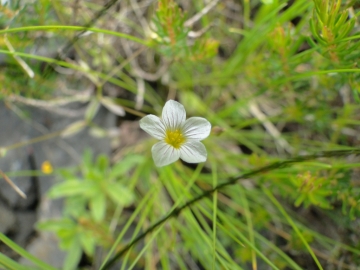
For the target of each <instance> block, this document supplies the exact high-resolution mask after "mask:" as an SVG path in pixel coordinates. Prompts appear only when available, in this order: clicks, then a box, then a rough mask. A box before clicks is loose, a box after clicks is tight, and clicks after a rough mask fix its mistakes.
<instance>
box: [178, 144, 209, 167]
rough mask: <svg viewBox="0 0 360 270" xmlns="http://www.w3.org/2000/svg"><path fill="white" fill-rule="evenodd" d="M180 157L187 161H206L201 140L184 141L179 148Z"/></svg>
mask: <svg viewBox="0 0 360 270" xmlns="http://www.w3.org/2000/svg"><path fill="white" fill-rule="evenodd" d="M180 158H181V159H182V160H183V161H186V162H187V163H199V162H204V161H206V158H207V153H206V148H205V146H204V145H203V144H202V143H201V142H196V141H190V142H186V143H185V144H184V145H182V146H181V148H180Z"/></svg>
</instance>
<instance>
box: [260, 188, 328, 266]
mask: <svg viewBox="0 0 360 270" xmlns="http://www.w3.org/2000/svg"><path fill="white" fill-rule="evenodd" d="M261 189H262V190H263V192H264V193H265V194H266V195H267V196H268V198H269V199H270V201H271V202H272V203H273V204H274V205H275V206H276V208H277V209H278V210H279V211H280V212H281V214H283V216H284V217H285V219H286V220H287V222H288V223H289V224H290V225H291V227H292V228H293V229H294V231H295V232H296V234H297V235H298V236H299V238H300V239H301V241H302V242H303V244H304V246H305V247H306V249H307V250H308V252H309V253H310V255H311V257H312V258H313V260H314V261H315V263H316V265H317V266H318V267H319V269H320V270H323V268H322V266H321V264H320V262H319V260H318V258H317V257H316V255H315V253H314V251H313V250H312V249H311V247H310V246H309V244H308V242H307V241H306V240H305V238H304V236H303V235H302V233H301V232H300V230H299V228H298V227H297V226H296V225H295V222H294V221H293V220H292V218H291V217H290V216H289V215H288V214H287V213H286V211H285V209H284V208H283V207H282V206H281V204H280V203H279V201H278V200H277V199H276V198H275V197H274V195H272V193H271V192H270V190H268V189H267V188H266V187H264V186H262V187H261Z"/></svg>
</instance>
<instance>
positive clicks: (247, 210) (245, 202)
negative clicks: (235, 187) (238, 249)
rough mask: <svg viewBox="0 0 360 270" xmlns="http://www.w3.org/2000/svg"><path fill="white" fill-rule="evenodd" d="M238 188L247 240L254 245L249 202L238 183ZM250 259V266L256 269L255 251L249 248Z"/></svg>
mask: <svg viewBox="0 0 360 270" xmlns="http://www.w3.org/2000/svg"><path fill="white" fill-rule="evenodd" d="M239 190H240V194H239V195H240V200H241V203H242V205H243V206H244V209H245V212H244V215H245V219H246V224H247V229H248V232H249V240H250V242H251V243H252V245H253V246H256V245H255V238H254V228H253V223H252V219H251V213H250V208H249V204H248V200H247V198H246V194H245V191H244V188H243V187H242V186H241V185H239ZM251 260H252V267H253V269H254V270H255V269H257V263H256V253H255V251H254V250H251Z"/></svg>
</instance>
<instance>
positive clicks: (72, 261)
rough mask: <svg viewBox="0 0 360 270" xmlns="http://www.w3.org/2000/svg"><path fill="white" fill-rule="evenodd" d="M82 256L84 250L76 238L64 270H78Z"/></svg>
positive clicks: (69, 251)
mask: <svg viewBox="0 0 360 270" xmlns="http://www.w3.org/2000/svg"><path fill="white" fill-rule="evenodd" d="M81 255H82V249H81V245H80V241H79V240H78V239H76V238H75V239H74V241H73V243H72V245H71V247H70V249H69V250H68V253H67V256H66V259H65V262H64V270H74V269H77V266H78V264H79V262H80V259H81Z"/></svg>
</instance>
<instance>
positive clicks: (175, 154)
mask: <svg viewBox="0 0 360 270" xmlns="http://www.w3.org/2000/svg"><path fill="white" fill-rule="evenodd" d="M151 152H152V156H153V159H154V161H155V165H156V166H157V167H162V166H165V165H168V164H170V163H173V162H175V161H177V160H178V159H179V157H180V151H179V150H177V149H175V148H174V147H172V146H171V145H169V144H167V143H165V142H158V143H156V144H154V146H153V147H152V149H151Z"/></svg>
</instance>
